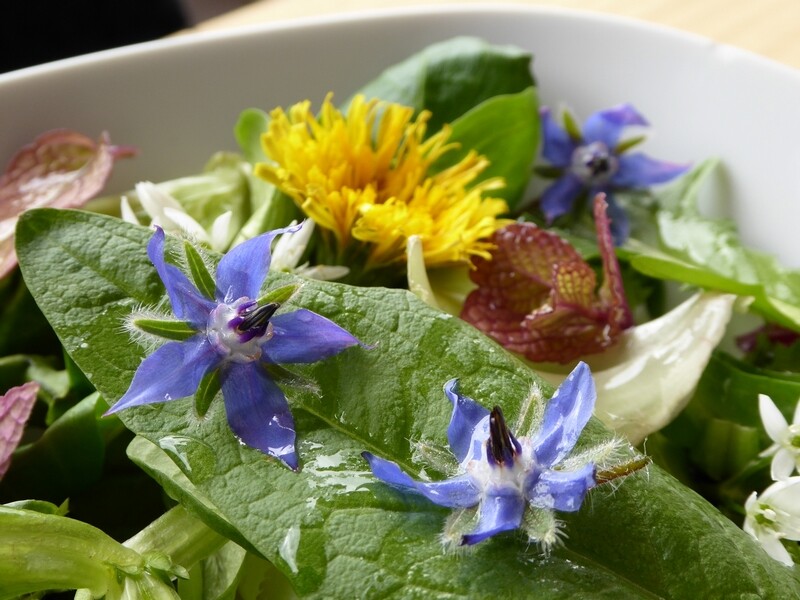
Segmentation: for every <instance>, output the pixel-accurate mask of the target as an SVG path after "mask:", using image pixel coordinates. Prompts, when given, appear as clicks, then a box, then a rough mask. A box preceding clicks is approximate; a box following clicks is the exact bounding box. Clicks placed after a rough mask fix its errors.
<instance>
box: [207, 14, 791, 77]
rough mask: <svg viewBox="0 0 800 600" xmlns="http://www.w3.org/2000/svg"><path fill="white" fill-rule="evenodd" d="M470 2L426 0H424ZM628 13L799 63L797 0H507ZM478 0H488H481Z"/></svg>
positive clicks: (251, 17)
mask: <svg viewBox="0 0 800 600" xmlns="http://www.w3.org/2000/svg"><path fill="white" fill-rule="evenodd" d="M456 3H462V4H463V3H470V2H464V1H463V0H461V1H460V2H456V1H455V0H428V1H427V2H425V3H424V4H425V5H426V6H430V5H432V4H456ZM505 3H506V4H527V5H538V6H551V7H564V8H569V9H576V10H587V11H594V12H600V13H606V14H615V15H621V16H625V17H631V18H635V19H640V20H644V21H649V22H652V23H658V24H661V25H666V26H668V27H673V28H677V29H681V30H684V31H688V32H692V33H696V34H699V35H702V36H705V37H707V38H711V39H712V40H714V41H717V42H721V43H724V44H730V45H733V46H738V47H740V48H744V49H746V50H749V51H751V52H755V53H757V54H760V55H762V56H766V57H768V58H771V59H773V60H776V61H779V62H782V63H784V64H787V65H789V66H792V67H794V68H797V69H800V0H695V1H692V0H537V1H533V0H510V1H506V2H505ZM421 4H423V3H422V2H420V0H257V1H255V2H253V3H251V4H248V5H245V6H243V7H242V8H239V9H236V10H234V11H231V12H229V13H226V14H223V15H221V16H219V17H216V18H213V19H210V20H207V21H204V22H202V23H200V24H199V25H197V26H196V29H199V30H209V29H223V28H229V27H237V26H242V25H249V24H253V23H261V22H269V21H280V20H286V19H296V18H302V17H307V16H314V15H317V16H319V15H329V14H334V13H344V12H352V11H358V10H364V9H378V8H391V7H401V6H402V7H407V6H415V5H416V6H419V5H421ZM483 4H487V2H486V0H484V1H483Z"/></svg>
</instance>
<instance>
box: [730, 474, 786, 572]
mask: <svg viewBox="0 0 800 600" xmlns="http://www.w3.org/2000/svg"><path fill="white" fill-rule="evenodd" d="M745 513H746V514H745V519H744V525H743V526H742V528H743V529H744V530H745V531H746V532H747V533H749V534H750V535H751V536H753V537H754V538H755V539H756V540H758V542H759V543H760V544H761V547H762V548H764V550H765V551H766V552H767V554H769V555H770V556H771V557H772V558H774V559H775V560H777V561H780V562H781V563H783V564H784V565H786V566H787V567H791V566H792V565H794V561H792V557H791V555H790V554H789V551H788V550H787V549H786V548H785V547H784V545H783V543H782V541H781V540H794V541H800V477H789V478H787V479H784V480H782V481H777V482H775V483H773V484H772V485H770V486H769V487H768V488H767V489H766V490H764V492H763V493H762V494H761V496H760V497H759V495H758V494H757V493H756V492H753V493H752V494H750V497H749V498H747V501H746V502H745Z"/></svg>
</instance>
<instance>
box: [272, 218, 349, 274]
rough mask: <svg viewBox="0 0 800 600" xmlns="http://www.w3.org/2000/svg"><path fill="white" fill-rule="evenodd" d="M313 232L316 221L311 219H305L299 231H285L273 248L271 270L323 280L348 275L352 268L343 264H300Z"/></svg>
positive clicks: (292, 224)
mask: <svg viewBox="0 0 800 600" xmlns="http://www.w3.org/2000/svg"><path fill="white" fill-rule="evenodd" d="M296 224H297V221H292V222H291V223H290V224H289V227H293V226H294V225H296ZM313 233H314V221H312V220H311V219H306V220H305V221H303V223H302V224H301V225H300V229H299V230H298V231H294V232H290V233H284V234H283V235H282V236H281V237H280V238H279V239H278V241H277V242H276V243H275V248H274V249H273V250H272V263H271V264H270V271H273V272H280V271H289V272H291V273H296V274H297V275H302V276H304V277H308V278H309V279H320V280H323V281H332V280H334V279H339V278H341V277H344V276H345V275H347V274H348V273H349V272H350V269H348V268H347V267H343V266H338V265H332V266H329V265H314V266H309V264H308V263H305V264H302V265H299V263H300V259H301V258H302V257H303V253H304V252H305V251H306V247H307V246H308V242H309V240H310V239H311V235H312V234H313Z"/></svg>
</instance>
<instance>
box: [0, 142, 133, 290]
mask: <svg viewBox="0 0 800 600" xmlns="http://www.w3.org/2000/svg"><path fill="white" fill-rule="evenodd" d="M134 154H135V151H134V150H133V149H132V148H130V147H124V146H112V145H111V143H110V141H109V139H108V135H107V134H105V133H104V134H103V135H102V136H101V137H100V139H99V140H98V141H97V142H95V141H94V140H92V139H91V138H89V137H86V136H85V135H83V134H81V133H78V132H76V131H70V130H68V129H57V130H53V131H49V132H47V133H44V134H42V135H40V136H39V137H38V138H36V139H35V140H34V141H33V142H32V143H31V144H29V145H27V146H25V147H23V148H22V149H21V150H20V151H19V152H17V154H16V155H14V157H13V158H12V159H11V161H10V162H9V164H8V166H7V167H6V170H5V172H4V173H3V174H2V175H0V278H2V277H4V276H5V275H7V274H8V273H9V272H10V271H11V270H12V269H13V268H14V267H15V266H16V264H17V259H16V255H15V253H14V246H13V243H11V242H10V240H11V239H12V238H13V235H14V227H15V225H16V222H17V218H18V217H19V215H21V214H22V213H23V212H25V211H26V210H28V209H31V208H43V207H50V208H77V207H80V206H82V205H83V204H85V203H86V202H87V201H89V200H91V199H92V198H94V197H95V196H96V195H97V194H98V193H99V192H100V190H102V189H103V186H104V185H105V183H106V180H107V179H108V176H109V175H110V174H111V168H112V167H113V164H114V160H116V159H118V158H126V157H129V156H133V155H134Z"/></svg>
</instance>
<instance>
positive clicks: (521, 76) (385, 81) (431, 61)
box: [359, 37, 534, 132]
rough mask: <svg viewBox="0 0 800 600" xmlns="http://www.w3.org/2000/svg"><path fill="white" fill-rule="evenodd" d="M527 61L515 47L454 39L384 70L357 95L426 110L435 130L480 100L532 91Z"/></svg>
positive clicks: (476, 40)
mask: <svg viewBox="0 0 800 600" xmlns="http://www.w3.org/2000/svg"><path fill="white" fill-rule="evenodd" d="M530 62H531V55H530V54H529V53H528V52H526V51H524V50H521V49H519V48H514V47H511V46H493V45H491V44H488V43H486V42H485V41H483V40H480V39H477V38H471V37H457V38H453V39H450V40H447V41H445V42H441V43H438V44H434V45H432V46H428V47H427V48H425V49H424V50H422V51H421V52H419V53H418V54H415V55H413V56H411V57H410V58H408V59H406V60H404V61H403V62H401V63H399V64H397V65H395V66H393V67H390V68H388V69H386V71H384V72H383V73H382V74H381V75H380V76H379V77H378V78H377V79H375V80H374V81H372V82H371V83H368V84H367V85H365V86H364V87H363V88H361V90H360V92H359V93H361V94H364V96H366V97H367V99H370V98H380V99H381V100H386V101H388V102H396V103H398V104H403V105H405V106H410V107H412V108H414V110H415V111H416V112H420V111H422V110H423V109H427V110H429V111H431V113H432V117H431V120H430V121H429V124H428V131H430V132H435V131H438V130H439V129H441V128H442V125H444V124H445V123H451V122H453V121H455V120H456V119H457V118H458V117H460V116H461V115H463V114H464V113H466V112H467V111H468V110H470V109H471V108H473V107H475V106H477V105H478V104H480V103H481V102H483V101H484V100H488V99H489V98H491V97H493V96H499V95H502V94H516V93H518V92H522V91H523V90H526V89H528V88H529V87H532V86H533V85H534V81H533V76H532V75H531V68H530Z"/></svg>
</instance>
